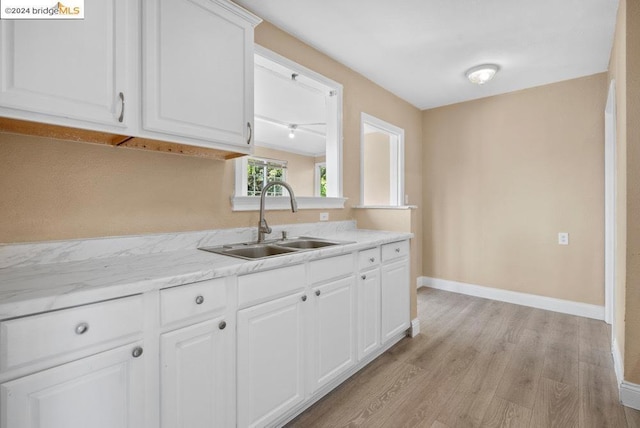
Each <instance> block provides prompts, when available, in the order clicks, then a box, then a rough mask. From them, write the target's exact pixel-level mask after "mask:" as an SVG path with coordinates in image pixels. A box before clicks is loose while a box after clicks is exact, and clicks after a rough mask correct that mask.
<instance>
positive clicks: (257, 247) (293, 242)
mask: <svg viewBox="0 0 640 428" xmlns="http://www.w3.org/2000/svg"><path fill="white" fill-rule="evenodd" d="M350 243H351V242H345V241H329V240H326V239H321V238H312V237H307V236H301V237H298V238H291V239H282V240H274V241H268V242H264V243H260V244H257V243H256V242H255V241H253V242H244V243H238V244H232V245H223V246H219V247H203V248H198V249H199V250H202V251H209V252H211V253H216V254H223V255H225V256H232V257H238V258H241V259H245V260H257V259H265V258H268V257H276V256H283V255H286V254H291V253H295V252H299V251H309V250H314V249H318V248H324V247H331V246H335V245H344V244H350Z"/></svg>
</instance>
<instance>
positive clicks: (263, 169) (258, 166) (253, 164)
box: [245, 158, 287, 196]
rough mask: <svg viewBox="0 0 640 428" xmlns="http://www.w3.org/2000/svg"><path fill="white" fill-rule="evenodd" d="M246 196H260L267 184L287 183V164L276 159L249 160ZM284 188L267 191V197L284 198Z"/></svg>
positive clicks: (274, 187) (279, 187)
mask: <svg viewBox="0 0 640 428" xmlns="http://www.w3.org/2000/svg"><path fill="white" fill-rule="evenodd" d="M246 172H247V173H246V181H247V185H246V186H245V189H246V196H260V194H261V193H262V188H263V187H264V185H265V184H266V183H270V182H272V181H286V179H287V176H286V172H287V162H286V161H281V160H275V159H261V158H248V159H247V168H246ZM284 191H285V190H284V188H283V187H282V186H273V187H271V188H270V189H268V190H267V196H284V195H285V193H284Z"/></svg>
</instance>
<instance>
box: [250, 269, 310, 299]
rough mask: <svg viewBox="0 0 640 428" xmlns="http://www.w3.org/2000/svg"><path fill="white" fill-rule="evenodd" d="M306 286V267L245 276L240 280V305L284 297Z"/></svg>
mask: <svg viewBox="0 0 640 428" xmlns="http://www.w3.org/2000/svg"><path fill="white" fill-rule="evenodd" d="M304 286H305V278H304V265H296V266H289V267H285V268H280V269H274V270H268V271H264V272H257V273H252V274H249V275H244V276H241V277H239V278H238V305H240V306H242V305H246V304H247V303H250V302H254V301H259V300H264V299H266V298H269V297H276V296H282V295H285V294H288V293H292V292H294V291H296V290H300V289H302V288H304Z"/></svg>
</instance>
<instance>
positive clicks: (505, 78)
mask: <svg viewBox="0 0 640 428" xmlns="http://www.w3.org/2000/svg"><path fill="white" fill-rule="evenodd" d="M235 1H236V3H238V4H240V5H242V6H244V7H246V8H247V9H249V10H251V11H253V12H255V13H256V14H257V15H259V16H261V17H262V18H264V19H266V20H268V21H270V22H271V23H273V24H274V25H276V26H278V27H280V28H282V29H283V30H285V31H287V32H288V33H290V34H292V35H294V36H295V37H297V38H298V39H300V40H302V41H304V42H306V43H308V44H309V45H311V46H313V47H315V48H316V49H318V50H320V51H322V52H324V53H326V54H327V55H329V56H331V57H333V58H335V59H336V60H338V61H339V62H341V63H343V64H345V65H347V66H348V67H350V68H352V69H354V70H356V71H357V72H359V73H361V74H362V75H364V76H366V77H368V78H369V79H371V80H373V81H374V82H376V83H377V84H379V85H380V86H382V87H384V88H386V89H388V90H389V91H391V92H393V93H394V94H396V95H398V96H399V97H401V98H403V99H405V100H407V101H408V102H410V103H411V104H413V105H415V106H416V107H418V108H420V109H428V108H432V107H438V106H442V105H447V104H453V103H457V102H461V101H467V100H471V99H476V98H482V97H486V96H490V95H497V94H501V93H506V92H511V91H515V90H519V89H524V88H529V87H533V86H539V85H543V84H547V83H552V82H558V81H562V80H567V79H573V78H576V77H581V76H588V75H592V74H595V73H599V72H603V71H606V70H607V67H608V62H609V55H610V51H611V45H612V41H613V33H614V26H615V16H616V10H617V4H618V0H536V1H526V2H525V1H523V0H400V1H390V0H322V1H320V0H268V1H264V0H235ZM482 63H495V64H498V65H499V66H500V68H501V70H500V71H499V72H498V74H497V75H496V77H495V79H494V80H493V81H491V82H489V83H488V84H486V85H484V86H476V85H472V84H471V83H469V82H468V81H467V80H466V78H465V75H464V73H465V71H466V70H467V69H469V68H471V67H473V66H475V65H478V64H482Z"/></svg>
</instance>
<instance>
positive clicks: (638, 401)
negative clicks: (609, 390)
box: [620, 381, 640, 410]
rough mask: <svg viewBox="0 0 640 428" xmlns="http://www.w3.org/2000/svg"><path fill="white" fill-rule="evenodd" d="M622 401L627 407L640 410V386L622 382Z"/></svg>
mask: <svg viewBox="0 0 640 428" xmlns="http://www.w3.org/2000/svg"><path fill="white" fill-rule="evenodd" d="M620 401H621V402H622V404H624V405H625V406H627V407H631V408H632V409H636V410H640V385H638V384H635V383H631V382H627V381H622V384H621V385H620Z"/></svg>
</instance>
